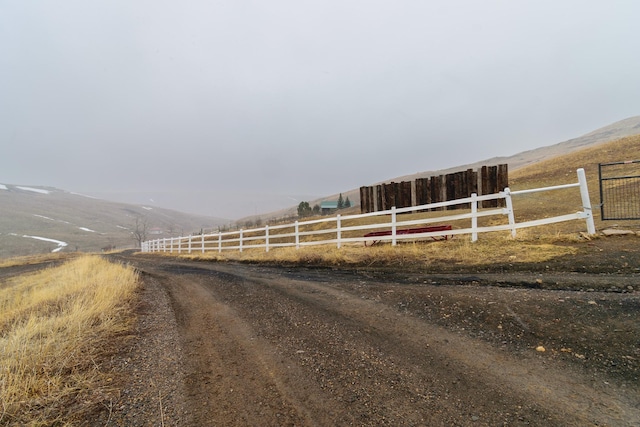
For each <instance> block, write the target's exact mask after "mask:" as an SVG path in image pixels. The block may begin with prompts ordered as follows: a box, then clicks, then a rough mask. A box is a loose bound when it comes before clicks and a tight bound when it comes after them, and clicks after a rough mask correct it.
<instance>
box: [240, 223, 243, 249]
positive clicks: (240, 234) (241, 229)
mask: <svg viewBox="0 0 640 427" xmlns="http://www.w3.org/2000/svg"><path fill="white" fill-rule="evenodd" d="M242 232H243V230H242V228H241V229H240V252H242Z"/></svg>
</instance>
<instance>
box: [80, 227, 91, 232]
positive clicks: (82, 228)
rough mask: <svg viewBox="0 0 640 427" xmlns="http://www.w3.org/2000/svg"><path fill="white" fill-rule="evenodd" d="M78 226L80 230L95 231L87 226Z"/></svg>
mask: <svg viewBox="0 0 640 427" xmlns="http://www.w3.org/2000/svg"><path fill="white" fill-rule="evenodd" d="M78 228H79V229H80V230H82V231H90V232H92V233H95V230H92V229H90V228H87V227H78Z"/></svg>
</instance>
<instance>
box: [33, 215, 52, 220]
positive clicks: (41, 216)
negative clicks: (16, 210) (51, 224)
mask: <svg viewBox="0 0 640 427" xmlns="http://www.w3.org/2000/svg"><path fill="white" fill-rule="evenodd" d="M33 216H37V217H38V218H44V219H48V220H49V221H55V219H53V218H49V217H48V216H44V215H38V214H33Z"/></svg>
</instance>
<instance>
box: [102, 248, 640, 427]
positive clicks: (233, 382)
mask: <svg viewBox="0 0 640 427" xmlns="http://www.w3.org/2000/svg"><path fill="white" fill-rule="evenodd" d="M124 260H126V261H127V262H131V263H132V264H134V265H136V266H137V267H138V268H139V269H140V270H141V271H143V272H144V275H143V276H144V291H143V292H144V295H143V296H142V297H143V298H142V300H143V301H145V303H144V306H143V307H141V309H140V313H139V314H140V316H139V322H140V326H139V327H138V334H139V337H138V341H137V345H136V346H134V348H133V349H132V351H131V354H130V355H129V356H128V357H127V358H126V360H125V362H123V363H124V365H126V366H124V367H123V369H124V370H125V371H128V372H129V373H131V376H130V377H128V380H127V381H128V385H127V386H126V387H125V390H124V392H123V395H122V399H121V401H120V402H118V403H117V404H116V405H115V407H114V408H112V410H111V411H110V414H109V425H118V424H120V425H160V424H161V423H162V422H164V425H172V424H175V425H219V426H230V425H249V426H288V425H290V426H294V425H296V426H337V425H357V426H364V425H376V426H379V425H389V426H399V425H407V426H412V425H413V426H440V425H442V426H452V425H459V426H466V425H470V426H496V425H509V426H518V425H536V426H538V425H544V426H590V425H593V426H596V425H597V426H640V381H639V380H638V376H639V372H640V363H639V359H640V348H639V346H640V325H639V322H638V319H637V314H638V312H639V308H640V298H639V297H638V294H637V293H636V292H624V293H621V292H587V291H568V290H544V289H533V288H531V287H528V288H527V287H524V288H522V287H518V288H516V287H510V286H509V284H508V283H505V282H504V281H502V282H501V283H500V286H485V285H486V284H490V283H491V282H492V281H493V280H495V278H493V277H490V276H486V277H485V276H482V275H475V276H473V277H469V276H468V275H467V276H462V275H458V276H456V275H447V276H442V277H437V278H434V277H430V276H420V275H412V276H403V277H400V276H394V275H387V274H382V273H380V274H374V273H370V272H369V273H365V272H355V271H340V270H330V269H305V268H295V269H282V268H269V267H261V266H248V265H240V264H221V263H204V262H199V263H196V262H185V261H179V260H171V259H164V258H163V259H162V261H161V262H159V261H158V259H157V258H154V257H144V256H135V257H131V256H130V257H126V258H124ZM525 279H526V280H529V281H531V282H532V283H534V284H535V283H540V281H541V280H546V279H547V278H546V277H543V279H540V276H536V278H535V279H533V278H531V277H529V278H527V277H525V276H524V275H523V276H522V277H521V278H520V279H518V280H520V281H522V280H525ZM584 279H585V280H587V281H588V277H587V276H585V277H584ZM629 290H630V291H631V289H629ZM542 350H544V351H542Z"/></svg>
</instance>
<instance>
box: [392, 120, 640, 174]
mask: <svg viewBox="0 0 640 427" xmlns="http://www.w3.org/2000/svg"><path fill="white" fill-rule="evenodd" d="M638 134H640V116H634V117H629V118H627V119H624V120H620V121H617V122H615V123H612V124H610V125H607V126H605V127H601V128H599V129H596V130H594V131H592V132H589V133H587V134H585V135H582V136H579V137H577V138H572V139H569V140H567V141H563V142H559V143H557V144H552V145H547V146H544V147H540V148H534V149H533V150H528V151H523V152H521V153H518V154H514V155H512V156H501V157H492V158H490V159H486V160H482V161H479V162H475V163H470V164H467V165H462V166H456V167H453V168H449V169H441V170H437V171H425V172H419V173H417V174H412V175H405V176H401V177H398V178H395V179H391V180H387V181H385V182H390V181H395V182H398V181H410V180H413V179H416V178H423V177H430V176H433V175H442V174H447V173H452V172H458V171H462V170H466V169H476V168H479V167H481V166H484V165H497V164H504V163H506V164H508V165H509V170H511V171H513V170H516V169H519V168H521V167H524V166H528V165H530V164H533V163H537V162H539V161H542V160H546V159H550V158H552V157H556V156H560V155H563V154H568V153H571V152H572V151H576V150H580V149H582V148H586V147H591V146H594V145H598V144H603V143H605V142H609V141H613V140H615V139H620V138H624V137H625V136H631V135H638Z"/></svg>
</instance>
